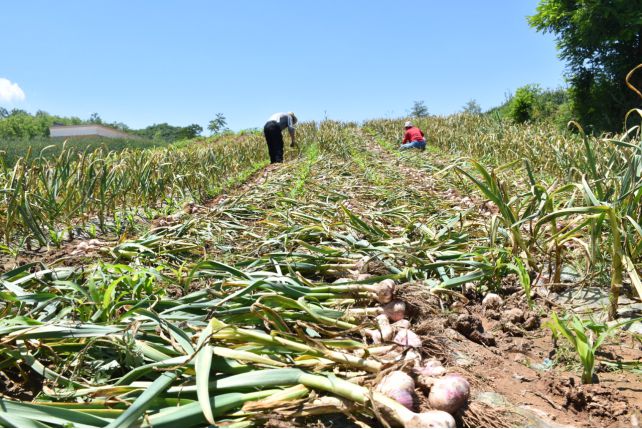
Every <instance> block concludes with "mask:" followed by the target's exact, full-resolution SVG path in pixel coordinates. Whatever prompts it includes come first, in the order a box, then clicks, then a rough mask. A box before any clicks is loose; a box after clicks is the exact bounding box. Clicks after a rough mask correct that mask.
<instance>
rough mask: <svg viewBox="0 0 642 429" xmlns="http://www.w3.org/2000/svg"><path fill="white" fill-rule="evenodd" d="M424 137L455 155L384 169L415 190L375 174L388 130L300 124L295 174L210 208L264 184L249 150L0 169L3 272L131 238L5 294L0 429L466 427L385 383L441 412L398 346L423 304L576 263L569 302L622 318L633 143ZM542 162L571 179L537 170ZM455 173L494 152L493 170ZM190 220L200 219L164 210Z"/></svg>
mask: <svg viewBox="0 0 642 429" xmlns="http://www.w3.org/2000/svg"><path fill="white" fill-rule="evenodd" d="M420 125H421V126H424V127H425V128H426V129H427V131H428V137H429V139H430V140H432V141H433V142H434V143H435V145H436V146H437V147H440V148H446V149H447V150H448V152H449V153H450V156H449V157H446V156H443V154H442V156H440V157H439V158H438V159H430V157H411V156H408V155H406V154H402V155H400V157H399V158H398V162H402V163H404V164H408V165H412V166H413V167H414V168H415V170H416V171H423V172H425V174H426V175H430V176H431V177H434V178H435V181H434V183H431V185H430V187H427V183H428V182H427V181H425V180H423V179H422V178H417V181H416V183H415V182H408V181H409V180H413V179H412V178H409V177H408V176H404V175H403V174H402V173H400V172H399V171H398V169H397V168H396V166H395V165H394V162H391V160H390V159H386V158H384V157H383V155H386V156H391V155H390V153H391V152H385V151H386V150H387V149H392V148H394V147H395V146H396V144H397V142H398V141H399V138H398V137H399V135H400V132H401V129H402V127H401V123H400V122H395V121H372V122H368V123H366V124H364V126H363V127H362V128H360V127H358V126H356V125H355V124H341V123H336V122H331V121H326V122H323V123H321V124H319V125H318V126H315V124H307V125H306V126H304V127H302V129H301V130H300V132H301V134H302V138H301V139H300V143H301V145H302V147H303V152H302V153H301V154H299V157H298V159H297V160H296V162H293V163H290V164H288V165H286V166H285V167H283V168H281V169H279V170H276V171H272V172H271V173H270V175H269V177H265V178H264V179H262V180H256V181H254V182H252V185H251V186H249V187H248V188H247V189H244V190H243V191H242V192H238V193H233V194H232V195H230V196H229V197H228V198H227V199H224V200H222V201H218V202H217V203H216V204H212V205H208V204H205V203H206V202H207V201H208V199H209V197H211V196H213V195H215V194H216V193H217V192H220V190H221V189H223V188H225V187H226V186H230V185H231V184H233V183H236V182H239V181H242V180H243V179H244V178H245V177H247V176H248V175H249V174H250V173H251V172H252V171H254V170H255V169H257V168H258V167H260V166H261V165H262V162H263V161H262V160H263V159H265V157H266V156H265V153H264V152H265V149H264V147H263V145H264V142H263V141H262V139H261V138H260V137H258V136H249V137H246V138H242V139H238V140H234V141H230V142H227V143H226V144H221V143H224V142H219V143H218V144H212V145H210V146H202V147H201V146H189V147H186V148H182V149H162V150H152V151H143V152H131V153H130V152H124V153H120V154H118V155H115V154H103V153H101V152H94V153H88V154H85V155H81V156H79V157H76V156H71V155H65V154H64V152H63V155H60V156H59V157H57V158H54V159H49V158H46V157H44V156H42V157H36V158H33V159H27V160H23V161H20V162H18V163H17V164H16V166H15V167H13V168H12V169H5V171H4V172H3V173H2V176H1V177H2V181H0V183H1V184H2V187H3V189H4V190H5V192H4V193H3V194H2V198H3V199H2V206H1V207H2V209H1V210H0V219H1V220H2V222H3V225H8V227H10V229H7V230H4V231H3V232H4V239H5V246H6V249H8V250H7V251H8V252H14V253H15V254H17V253H20V251H21V249H23V248H25V247H26V246H27V244H29V243H31V244H30V245H32V246H35V245H36V244H35V243H39V244H40V245H46V244H49V245H52V244H53V245H55V242H56V240H54V239H53V238H54V237H56V236H57V234H58V235H59V234H60V231H64V237H63V239H62V240H58V241H57V242H61V241H64V240H68V239H71V238H75V239H76V241H75V242H74V243H77V242H78V241H79V240H86V239H88V238H90V237H92V236H94V235H95V236H98V237H101V234H104V233H109V232H110V231H111V232H113V229H114V227H115V226H116V225H117V224H119V221H121V220H122V218H123V217H125V218H126V217H127V216H128V215H129V216H130V219H129V221H128V222H129V226H130V227H131V228H132V231H133V232H135V231H138V233H139V235H138V236H137V238H133V239H127V237H126V236H124V235H120V237H121V238H120V240H119V241H118V242H105V243H103V244H102V245H103V246H104V249H103V253H102V254H100V255H99V254H95V253H94V254H89V253H88V254H83V253H82V252H81V253H80V256H79V258H78V259H77V260H76V261H75V263H74V264H71V265H70V266H63V265H61V264H56V265H52V266H48V265H45V264H43V263H41V262H37V261H34V262H32V263H30V264H24V265H20V266H17V267H15V268H13V269H11V270H9V271H7V272H5V273H4V274H2V275H0V282H1V283H0V284H1V285H2V288H1V289H0V293H1V294H2V298H3V299H2V303H0V316H1V319H0V338H1V340H0V375H2V378H1V379H0V383H1V384H2V386H3V389H2V391H3V392H5V394H6V397H5V398H0V425H3V426H19V427H20V426H29V427H46V426H95V427H108V426H109V427H124V426H158V427H188V426H202V425H206V424H216V425H224V426H233V427H246V426H250V425H258V426H265V425H268V426H269V425H271V424H274V422H275V420H274V419H276V422H278V421H281V420H284V421H287V420H295V421H296V422H297V424H298V425H299V426H302V425H306V423H308V422H310V419H314V418H316V417H315V416H326V415H333V414H336V413H342V414H343V415H345V416H346V419H347V420H346V421H347V422H349V423H350V424H357V425H362V426H364V425H370V426H372V425H381V424H390V425H397V426H398V425H402V426H411V427H417V426H421V425H423V426H429V425H438V426H443V425H452V424H455V420H453V417H451V416H450V415H453V416H454V417H455V418H456V419H457V423H459V424H464V425H475V424H476V423H477V424H478V423H479V422H478V421H477V420H475V417H477V416H476V415H475V413H474V408H470V407H469V408H467V409H463V408H460V407H459V406H460V405H461V404H458V407H455V408H452V409H451V408H450V407H446V410H447V411H448V415H446V416H445V415H444V414H445V413H444V411H442V413H444V414H440V413H439V412H432V411H425V409H423V408H422V409H421V410H423V411H424V412H423V413H417V412H416V411H420V409H419V408H417V407H415V406H413V405H412V404H406V405H404V400H403V399H404V398H403V395H401V396H398V395H396V393H394V392H392V393H391V392H389V391H387V390H386V389H385V388H384V387H382V383H384V384H385V381H386V377H388V376H391V377H392V376H399V374H397V373H398V372H400V371H401V372H404V373H414V374H415V375H417V377H415V378H416V382H417V383H419V384H420V386H419V387H420V388H421V389H422V390H423V391H425V392H429V393H428V394H427V395H428V398H429V399H430V395H431V394H432V395H433V396H434V395H435V393H434V392H436V391H437V388H436V387H435V385H436V381H435V380H436V378H437V375H438V374H437V373H438V372H439V371H437V373H435V372H431V371H434V369H435V368H443V367H442V365H444V366H448V365H452V362H450V361H449V359H448V357H447V355H446V354H444V353H443V350H442V347H443V345H441V343H439V342H438V341H436V340H430V339H429V338H430V336H429V335H427V334H426V335H421V336H416V335H415V334H414V333H413V330H415V329H414V327H415V326H416V325H417V324H418V323H419V322H421V321H422V319H423V318H425V317H426V312H427V311H428V309H427V307H430V304H429V303H430V302H432V301H431V300H432V297H435V296H436V297H439V298H440V300H441V302H442V303H446V304H447V303H448V302H450V297H451V294H452V293H455V294H456V293H458V291H461V288H462V286H463V285H469V284H474V285H476V287H478V288H479V289H480V290H483V291H488V290H497V289H499V288H501V285H502V279H503V278H505V277H506V276H507V275H509V274H511V273H512V274H517V278H518V280H519V284H521V286H522V287H523V289H524V294H525V296H526V298H529V297H530V295H531V292H530V288H531V285H532V284H533V283H534V282H535V280H536V274H535V273H538V272H539V273H541V272H543V271H548V272H550V274H551V278H552V280H553V282H557V283H559V282H560V278H559V276H560V273H561V271H562V270H561V266H562V265H569V264H570V265H572V266H574V267H575V268H576V271H577V272H579V273H585V275H584V276H583V279H582V280H581V281H582V282H593V283H595V284H610V286H609V289H610V291H611V296H612V299H613V301H612V302H613V305H612V307H611V316H613V317H615V316H616V310H617V296H618V295H619V293H620V291H621V289H622V288H624V289H627V288H628V289H627V290H629V292H631V293H633V292H634V290H635V289H636V288H637V287H638V286H639V280H638V279H637V274H636V272H637V271H636V264H637V263H638V262H639V249H640V248H642V245H641V243H642V240H641V239H642V228H640V226H639V224H640V221H641V220H640V215H641V213H640V204H639V196H638V194H639V187H640V168H639V160H640V157H639V155H640V154H639V151H640V146H639V145H640V141H639V133H638V129H632V130H630V131H629V132H627V133H625V134H623V135H620V136H613V138H609V139H594V138H585V139H584V138H582V137H581V135H580V136H577V135H571V134H569V135H565V134H555V135H556V137H555V138H552V137H550V136H551V135H553V133H552V132H551V134H548V133H545V132H543V131H541V130H539V131H538V130H537V129H536V128H533V127H531V126H522V127H517V126H511V125H507V124H502V123H497V122H496V121H494V120H493V119H488V118H478V117H468V116H462V117H453V118H432V119H429V120H427V122H425V123H420ZM480 130H483V131H480ZM606 145H610V146H608V147H609V148H610V150H608V151H607V150H604V148H605V147H606ZM377 147H379V148H381V150H382V151H377V150H376V148H377ZM508 147H511V149H510V150H509V149H508ZM551 147H556V148H557V149H558V151H559V155H556V156H558V157H559V158H560V160H565V161H564V162H568V163H569V164H568V165H571V164H572V166H573V168H571V167H565V168H564V169H560V168H559V166H558V163H557V162H554V161H551V159H550V157H541V156H538V152H537V151H539V150H542V151H543V150H545V148H549V149H550V148H551ZM534 148H536V149H534ZM494 150H497V152H493V151H494ZM466 153H467V154H468V155H474V156H476V157H479V158H482V159H484V158H483V157H482V154H485V153H492V154H494V155H492V156H493V157H494V158H493V162H492V163H487V161H489V160H488V159H484V162H485V163H487V164H489V165H492V168H489V167H485V166H484V165H483V164H482V163H478V162H475V161H470V160H468V159H467V158H458V156H460V155H464V154H466ZM291 155H292V154H291ZM295 156H296V154H295ZM435 158H436V157H435ZM522 158H528V159H530V163H529V162H524V161H523V160H522ZM504 161H506V162H507V163H506V164H504ZM571 170H572V171H571ZM518 174H519V175H521V176H523V178H522V179H521V180H515V177H516V175H518ZM89 178H95V179H89ZM103 183H104V185H103ZM81 185H83V186H84V187H83V186H81ZM404 185H407V186H404ZM450 187H457V188H459V189H462V190H469V191H471V195H472V196H473V199H469V202H470V205H469V206H468V207H460V209H459V210H453V206H456V205H458V204H462V205H464V204H463V203H462V201H461V200H462V197H461V196H459V197H458V196H456V195H453V194H451V193H449V192H448V191H449V188H450ZM449 195H450V196H449ZM185 200H195V201H196V202H197V204H195V205H192V209H191V210H188V211H186V212H183V211H180V210H178V207H179V206H180V202H182V201H185ZM485 201H490V202H491V203H492V205H491V206H489V210H488V212H487V213H486V214H483V215H481V216H480V213H479V212H478V211H476V210H475V209H474V207H476V204H478V203H479V204H481V203H483V202H485ZM103 203H104V204H103ZM198 203H200V204H198ZM159 214H162V215H169V216H166V217H165V218H164V220H165V221H164V222H162V223H156V224H152V225H151V226H150V227H149V228H147V230H145V231H143V230H144V229H145V228H143V229H141V227H140V225H139V224H140V219H141V216H142V217H147V218H148V219H151V218H153V217H157V216H159ZM170 214H171V215H170ZM92 225H94V227H93V228H96V229H97V230H92ZM136 225H138V226H137V228H138V229H136ZM116 229H117V228H116ZM117 232H119V231H117ZM133 232H132V233H131V234H132V235H133ZM79 247H80V244H78V245H77V247H76V248H77V249H78V248H79ZM83 248H84V249H86V248H87V246H84V247H83ZM83 255H84V256H85V258H84V259H83V258H82V256H83ZM605 276H606V281H605V278H604V277H605ZM638 293H639V291H638ZM402 320H405V321H407V324H404V323H400V324H397V323H398V322H400V321H402ZM409 328H410V329H409ZM420 334H421V333H420ZM424 334H425V333H424ZM413 335H415V336H413ZM384 336H385V338H384ZM415 337H417V338H415ZM435 358H438V359H439V361H438V362H437V363H435V360H434V359H435ZM421 375H430V376H428V377H420V376H421ZM422 383H423V384H422ZM391 397H393V398H394V399H391ZM435 403H436V402H434V400H433V401H432V402H431V404H435ZM433 408H437V406H433ZM410 409H413V410H410ZM437 409H441V410H444V408H437ZM325 422H326V423H328V421H327V420H326V421H325Z"/></svg>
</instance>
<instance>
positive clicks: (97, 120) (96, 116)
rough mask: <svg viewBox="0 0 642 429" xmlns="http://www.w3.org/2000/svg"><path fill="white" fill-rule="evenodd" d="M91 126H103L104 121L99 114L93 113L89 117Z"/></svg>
mask: <svg viewBox="0 0 642 429" xmlns="http://www.w3.org/2000/svg"><path fill="white" fill-rule="evenodd" d="M89 123H90V124H102V123H103V120H102V118H101V117H100V115H99V114H98V113H92V114H91V116H90V117H89Z"/></svg>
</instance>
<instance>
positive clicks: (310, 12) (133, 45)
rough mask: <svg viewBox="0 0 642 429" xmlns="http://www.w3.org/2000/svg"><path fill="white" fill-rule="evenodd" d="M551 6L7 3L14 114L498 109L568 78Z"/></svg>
mask: <svg viewBox="0 0 642 429" xmlns="http://www.w3.org/2000/svg"><path fill="white" fill-rule="evenodd" d="M537 3H538V2H537V0H485V1H480V0H457V1H455V0H452V1H441V0H439V1H438V0H395V1H392V0H390V1H381V0H323V1H301V0H299V1H294V0H280V1H265V0H251V1H250V0H228V1H214V0H209V1H206V0H199V1H177V0H176V1H170V0H163V1H159V0H157V1H151V0H137V1H121V0H110V1H87V0H82V1H80V0H65V1H49V0H41V1H32V0H21V1H7V2H3V5H2V8H1V10H2V19H1V22H2V27H1V28H2V30H1V34H2V36H3V40H4V42H3V44H2V49H1V51H0V106H4V107H7V108H16V107H17V108H21V109H25V110H27V111H29V112H31V113H35V111H36V110H45V111H47V112H49V113H52V114H57V115H61V116H79V117H81V118H83V119H87V118H89V116H90V115H91V114H92V113H93V112H97V113H98V114H100V116H101V117H102V119H103V120H105V121H108V122H113V121H119V122H124V123H125V124H127V125H129V126H130V127H132V128H143V127H145V126H147V125H151V124H153V123H161V122H167V123H170V124H172V125H180V126H184V125H188V124H191V123H197V124H200V125H201V126H203V128H205V129H206V127H207V123H208V122H209V120H210V119H212V118H213V117H214V116H215V114H216V113H217V112H222V113H223V114H224V115H225V116H226V117H227V120H228V124H229V126H230V128H232V129H234V130H239V129H243V128H251V127H262V126H263V124H264V122H265V120H266V119H267V118H268V117H269V116H270V114H272V113H274V112H277V111H288V110H292V111H294V112H295V113H296V114H297V115H298V116H299V118H300V119H301V120H321V119H323V118H324V117H325V116H327V117H329V118H332V119H339V120H356V121H361V120H364V119H369V118H379V117H399V116H403V115H405V114H407V113H408V111H409V110H410V108H411V107H412V104H413V101H415V100H424V101H425V103H426V105H427V107H428V109H429V111H430V113H433V114H448V113H452V112H456V111H458V110H460V109H461V108H462V106H463V105H464V104H465V103H466V102H467V101H468V100H471V99H476V100H477V101H478V102H479V103H480V104H481V106H482V108H483V109H487V108H490V107H493V106H496V105H498V104H500V103H501V102H502V101H503V100H504V99H505V94H506V93H507V92H508V91H513V92H514V90H515V89H516V88H517V87H519V86H522V85H524V84H527V83H539V84H541V85H542V86H543V87H551V88H553V87H558V86H561V85H563V84H564V80H563V76H562V74H563V63H562V62H561V61H560V60H559V59H558V57H557V52H556V50H555V41H554V39H553V37H552V36H551V35H542V34H540V33H536V32H535V31H534V30H533V29H532V28H530V27H529V26H528V24H527V22H526V19H525V17H526V16H527V15H530V14H532V13H534V11H535V7H536V6H537ZM3 83H4V84H3ZM3 88H4V89H3ZM20 90H21V91H20ZM3 94H4V95H3ZM11 94H13V95H14V96H13V97H11ZM22 95H24V97H22ZM3 96H4V99H3V98H2V97H3Z"/></svg>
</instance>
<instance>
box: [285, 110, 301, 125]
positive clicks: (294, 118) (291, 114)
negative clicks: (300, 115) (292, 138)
mask: <svg viewBox="0 0 642 429" xmlns="http://www.w3.org/2000/svg"><path fill="white" fill-rule="evenodd" d="M288 115H290V116H291V117H292V123H293V124H296V123H297V122H299V120H298V119H297V117H296V115H295V114H294V112H288Z"/></svg>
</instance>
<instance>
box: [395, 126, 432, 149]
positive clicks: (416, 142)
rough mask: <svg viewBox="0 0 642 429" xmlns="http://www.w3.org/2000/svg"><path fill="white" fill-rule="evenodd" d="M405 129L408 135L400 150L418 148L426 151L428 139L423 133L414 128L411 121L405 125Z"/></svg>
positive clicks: (404, 138)
mask: <svg viewBox="0 0 642 429" xmlns="http://www.w3.org/2000/svg"><path fill="white" fill-rule="evenodd" d="M404 128H406V133H405V134H404V135H403V141H402V142H401V146H399V149H400V150H405V149H412V148H416V149H420V150H426V139H425V137H424V133H423V131H421V130H420V129H419V128H417V127H415V126H413V125H412V122H410V121H407V122H406V123H405V125H404Z"/></svg>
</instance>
